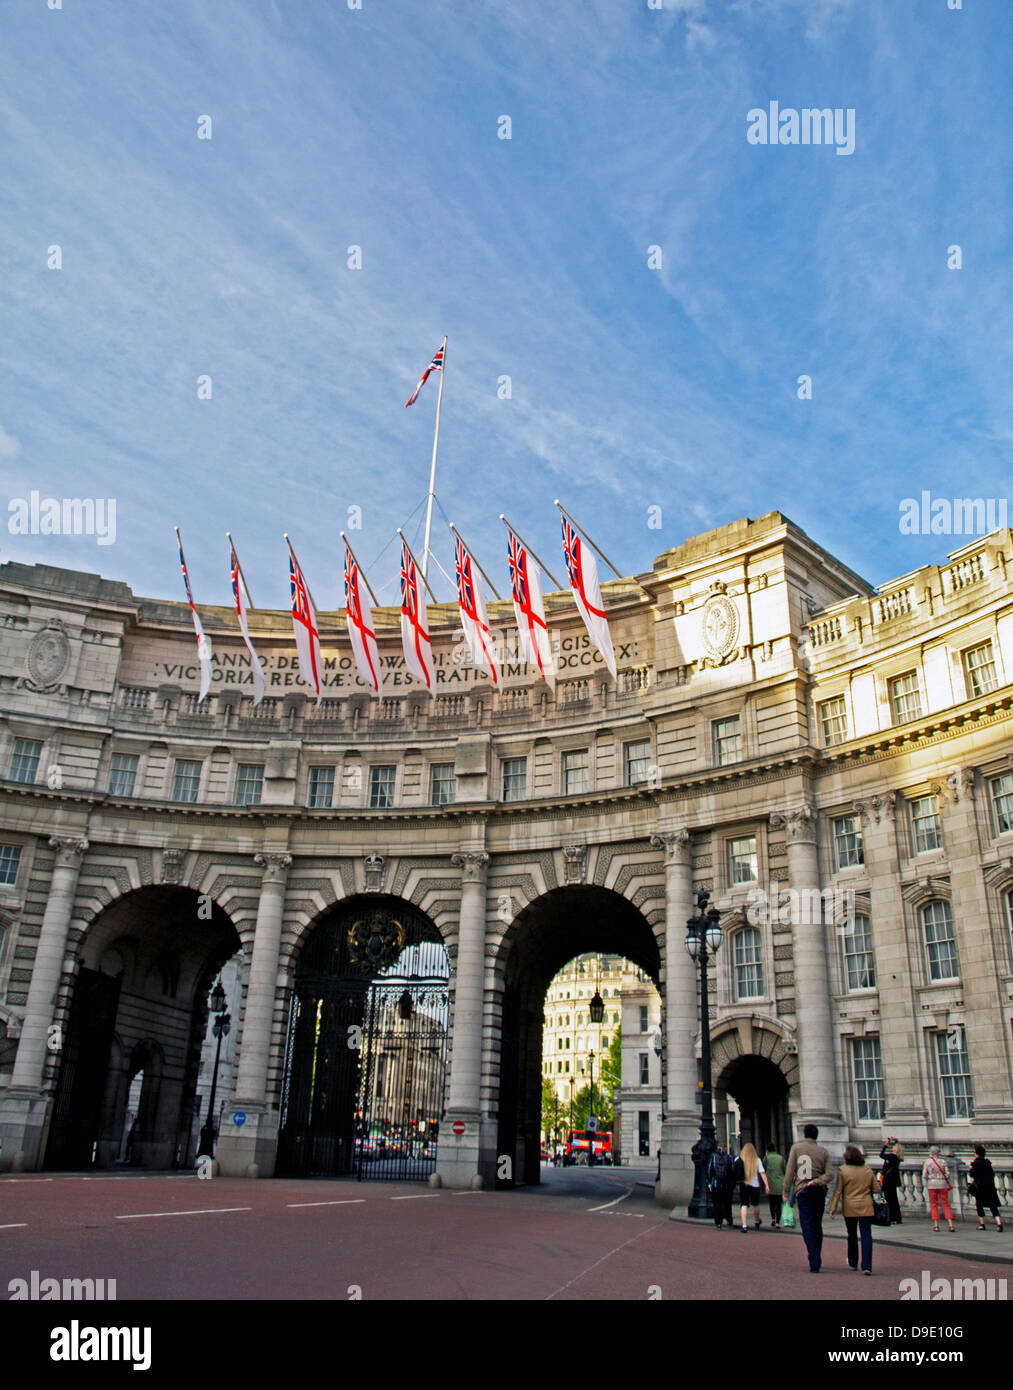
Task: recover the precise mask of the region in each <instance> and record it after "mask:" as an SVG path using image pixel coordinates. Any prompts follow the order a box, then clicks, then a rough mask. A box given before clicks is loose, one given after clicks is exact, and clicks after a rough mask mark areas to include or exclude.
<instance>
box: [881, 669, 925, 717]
mask: <svg viewBox="0 0 1013 1390" xmlns="http://www.w3.org/2000/svg"><path fill="white" fill-rule="evenodd" d="M889 687H890V709H891V710H892V711H893V722H894V723H895V724H906V723H907V722H908V720H910V719H920V718H921V713H922V696H921V691H920V690H919V688H918V672H917V671H905V672H904V674H903V675H902V676H894V678H893V680H892V681H890V683H889Z"/></svg>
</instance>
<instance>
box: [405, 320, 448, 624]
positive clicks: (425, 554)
mask: <svg viewBox="0 0 1013 1390" xmlns="http://www.w3.org/2000/svg"><path fill="white" fill-rule="evenodd" d="M441 351H442V352H443V364H442V366H441V367H440V394H439V395H438V396H437V397H436V428H435V429H434V431H433V462H432V466H431V467H430V469H429V500H428V502H427V503H426V538H425V543H424V545H423V547H422V578H423V579H425V577H426V575H427V573H428V566H429V537H430V534H431V533H432V529H433V501H434V499H435V497H436V450H437V449H438V447H439V443H440V406H441V405H442V404H443V378H444V377H445V376H446V375H447V339H446V335H444V338H443V347H442V349H441ZM413 558H414V557H413ZM416 563H417V562H416ZM426 588H427V589H428V588H429V585H428V584H427V585H426ZM429 592H430V593H432V592H433V591H432V589H429ZM433 602H434V603H436V602H437V600H436V599H435V598H434V599H433Z"/></svg>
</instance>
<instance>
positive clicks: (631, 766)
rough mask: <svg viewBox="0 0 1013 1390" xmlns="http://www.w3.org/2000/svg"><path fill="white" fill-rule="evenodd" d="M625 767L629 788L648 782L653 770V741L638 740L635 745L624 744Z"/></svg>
mask: <svg viewBox="0 0 1013 1390" xmlns="http://www.w3.org/2000/svg"><path fill="white" fill-rule="evenodd" d="M623 767H624V769H625V781H626V786H628V787H638V786H639V785H640V784H641V782H646V781H647V778H648V775H649V773H650V768H651V740H650V739H649V738H643V739H637V740H636V742H634V743H624V744H623Z"/></svg>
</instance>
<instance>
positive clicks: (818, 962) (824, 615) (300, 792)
mask: <svg viewBox="0 0 1013 1390" xmlns="http://www.w3.org/2000/svg"><path fill="white" fill-rule="evenodd" d="M899 556H900V542H899V543H898V557H899ZM1011 561H1013V535H1011V533H1010V532H1009V531H1008V530H1002V531H997V532H995V533H993V534H992V535H989V536H987V537H979V538H975V539H973V540H971V541H964V542H963V543H962V544H961V546H960V548H959V549H955V550H953V551H952V553H950V554H948V555H944V554H940V555H939V557H938V561H937V563H936V564H932V565H928V566H925V567H923V568H921V569H918V570H916V571H914V572H913V573H905V570H906V568H907V567H906V566H905V565H904V563H903V560H902V559H900V558H898V564H897V571H898V572H899V573H903V574H904V577H903V578H902V579H898V580H897V581H896V582H894V583H892V584H890V585H887V586H885V587H883V588H881V589H874V588H873V587H872V586H870V585H869V584H867V583H866V582H865V581H864V580H863V579H861V578H860V577H859V576H858V575H856V574H854V573H852V572H851V571H850V570H849V569H847V568H846V567H845V566H844V565H843V564H841V563H840V562H839V561H838V560H836V559H835V558H834V557H833V556H832V555H831V554H829V553H828V552H827V551H826V550H824V549H823V548H822V547H821V546H819V545H818V544H817V543H815V542H814V541H812V540H810V539H809V537H808V536H806V535H805V534H804V533H803V532H802V531H801V530H800V529H799V528H798V527H797V526H795V525H794V524H793V523H792V522H790V521H789V520H788V519H787V518H786V517H784V516H782V515H781V514H780V513H777V512H773V513H770V514H768V515H766V516H764V517H761V518H759V519H757V520H745V519H744V520H740V521H737V522H734V523H732V524H730V525H726V526H722V527H719V528H718V529H716V530H713V531H710V532H707V533H706V534H703V535H700V536H696V537H694V538H692V539H690V540H688V541H686V542H685V543H684V544H682V545H679V546H676V547H675V548H672V549H669V550H666V551H664V553H662V554H661V555H659V556H658V557H657V558H656V559H655V560H654V562H653V566H652V567H651V568H650V569H649V570H648V571H646V572H644V573H641V574H638V575H636V576H635V577H631V578H629V579H625V580H616V581H614V582H610V583H607V584H605V585H604V586H603V593H604V597H605V603H606V607H607V611H608V616H609V622H610V625H611V630H612V637H613V643H614V647H615V653H616V658H617V664H618V679H617V680H616V681H613V680H612V679H611V677H610V676H609V674H608V673H607V671H606V670H605V669H604V666H603V664H602V661H601V658H600V656H599V654H598V653H597V651H596V650H595V649H594V647H593V646H592V645H591V644H590V641H589V639H588V637H587V634H586V632H585V630H584V627H583V625H582V623H581V621H580V618H579V616H578V614H577V612H576V609H575V607H574V604H573V602H572V599H571V597H570V595H569V594H568V593H558V594H550V595H547V597H546V608H547V617H548V621H549V625H550V628H551V629H552V630H553V634H554V642H555V644H556V662H557V667H558V677H557V682H556V686H555V690H554V691H550V690H549V688H548V686H547V685H546V684H545V683H544V682H543V681H541V680H540V679H538V678H537V673H536V672H533V671H532V670H531V669H530V668H528V667H527V666H525V665H523V664H522V663H521V661H520V659H519V658H518V657H516V651H515V650H512V640H513V639H512V632H511V628H512V623H513V615H512V609H511V607H510V605H509V604H506V603H504V604H499V603H493V604H491V605H490V610H489V611H490V622H491V624H492V626H493V627H494V628H495V627H497V625H499V628H500V634H501V639H502V642H503V655H504V661H505V663H506V664H505V671H504V679H503V680H502V681H501V683H500V688H498V689H493V687H492V685H491V683H490V681H489V680H488V678H487V677H486V676H485V675H484V673H480V672H476V671H475V670H474V668H473V667H471V666H470V664H469V663H468V661H467V660H466V659H464V654H465V652H466V648H465V647H464V646H463V644H462V643H461V633H460V629H459V623H458V618H457V609H456V605H452V604H440V605H435V606H433V607H432V608H431V609H430V620H431V630H432V634H433V649H434V660H435V663H436V694H435V697H431V696H429V695H428V694H427V693H425V692H422V691H420V689H419V686H418V682H416V681H413V680H412V679H411V678H410V676H409V675H408V674H407V673H406V672H405V670H404V666H403V658H402V656H401V647H400V639H399V631H398V610H396V609H390V608H386V609H379V610H377V611H376V612H375V614H374V616H375V618H376V622H377V628H378V638H379V640H380V652H381V656H382V659H383V662H384V667H385V673H386V674H385V698H384V699H383V700H382V702H378V701H376V700H375V699H372V698H371V697H370V696H369V695H368V694H367V693H366V692H365V690H364V689H363V688H362V686H361V685H360V684H359V683H358V681H357V678H356V676H355V672H354V666H353V663H352V658H351V654H350V650H349V646H348V641H347V638H346V636H345V627H344V619H343V614H342V613H341V612H340V611H339V612H331V613H322V614H321V615H320V623H321V640H322V649H323V657H324V665H325V688H324V691H323V698H322V699H321V701H320V703H319V704H317V703H316V701H315V699H312V698H307V693H306V687H305V686H303V685H302V684H301V682H300V680H299V677H298V674H297V672H298V667H297V665H296V658H295V647H294V643H293V639H292V627H291V620H290V616H289V614H288V613H286V612H264V611H255V612H254V613H253V614H252V615H251V631H252V635H253V638H254V641H255V643H256V646H257V650H258V652H259V653H260V654H261V657H262V661H263V664H264V668H265V675H266V680H267V692H266V696H265V698H264V699H263V700H262V701H261V703H260V704H259V705H258V706H257V707H256V708H254V706H253V700H252V691H251V676H250V668H249V659H248V656H247V652H246V648H245V647H244V645H243V643H242V640H241V637H240V633H239V631H238V627H237V624H236V618H235V613H234V611H233V610H232V609H231V608H228V607H220V608H214V607H210V606H205V605H202V606H201V613H202V617H203V620H204V625H205V628H206V630H207V632H208V635H209V637H210V638H211V641H212V643H213V647H214V659H215V666H214V682H213V685H212V690H211V693H210V695H209V696H208V697H207V698H206V699H205V700H204V701H202V702H198V699H197V687H198V671H197V666H196V660H195V651H194V639H193V628H192V624H191V619H190V614H189V610H188V608H187V606H186V605H185V604H184V603H179V602H170V601H167V600H162V599H149V598H139V597H136V596H135V595H134V594H133V592H132V591H131V589H130V588H129V587H128V586H127V585H126V584H123V583H120V582H115V581H111V580H105V579H103V578H101V577H99V576H97V575H94V574H87V573H79V572H76V571H69V570H62V569H56V568H51V567H47V566H43V565H34V566H28V565H23V564H19V563H14V562H12V563H8V564H5V565H3V566H2V567H0V624H2V643H0V687H2V722H0V777H2V781H0V1141H2V1145H3V1147H2V1151H0V1168H3V1169H5V1170H9V1169H11V1168H14V1169H24V1170H37V1169H41V1168H46V1167H49V1168H60V1169H64V1170H66V1169H76V1168H82V1167H94V1166H98V1167H111V1166H113V1165H114V1164H115V1163H116V1162H117V1160H118V1156H119V1155H121V1152H122V1145H121V1136H122V1131H123V1125H124V1114H125V1109H126V1106H127V1098H128V1093H129V1092H130V1088H131V1086H132V1084H133V1083H134V1082H135V1080H136V1079H137V1078H138V1077H140V1076H143V1086H142V1087H141V1094H140V1099H139V1101H138V1111H137V1120H136V1123H135V1125H134V1130H133V1144H132V1161H133V1162H134V1163H138V1164H140V1165H141V1166H144V1167H150V1168H152V1169H159V1170H164V1169H166V1168H173V1167H177V1168H184V1167H186V1166H188V1165H192V1164H193V1162H194V1158H195V1150H194V1146H193V1142H192V1135H193V1132H194V1107H195V1099H194V1097H195V1084H196V1076H197V1070H198V1066H199V1062H200V1052H201V1043H202V1040H203V1038H204V1034H205V1030H206V1025H207V1017H208V1013H207V1011H208V1002H207V1001H208V994H209V991H210V990H211V987H212V985H213V984H214V982H215V980H216V978H217V977H218V973H219V972H220V971H221V970H222V968H223V966H224V965H225V964H226V962H230V961H234V962H238V966H237V976H236V978H237V979H238V982H239V986H238V987H239V998H238V1001H237V1005H236V1008H235V1009H234V1016H233V1019H232V1028H233V1029H234V1031H235V1037H234V1041H235V1043H236V1047H237V1052H236V1066H235V1068H234V1069H233V1071H232V1073H231V1080H230V1083H229V1095H228V1105H227V1107H226V1111H225V1115H226V1119H228V1117H229V1116H241V1117H242V1122H241V1123H236V1122H234V1121H233V1122H229V1123H226V1124H224V1125H223V1128H222V1132H221V1134H220V1136H219V1139H218V1146H217V1160H218V1162H219V1165H220V1169H221V1171H222V1172H224V1173H227V1174H233V1175H240V1176H242V1175H248V1176H260V1177H271V1176H275V1175H283V1174H292V1173H298V1174H303V1173H305V1174H319V1175H321V1176H326V1175H328V1174H341V1173H345V1172H349V1171H351V1170H352V1167H353V1166H354V1164H355V1162H356V1156H357V1154H358V1155H359V1156H361V1153H362V1149H363V1146H364V1145H365V1144H368V1143H370V1142H372V1140H371V1137H370V1136H371V1135H374V1134H376V1133H378V1132H380V1130H379V1129H378V1127H377V1126H378V1125H379V1124H380V1120H379V1119H378V1117H381V1118H382V1126H383V1127H385V1128H383V1132H384V1133H386V1134H390V1135H393V1134H394V1133H397V1134H398V1136H399V1142H400V1143H401V1144H402V1145H404V1146H406V1147H409V1148H411V1150H412V1152H413V1153H415V1154H416V1155H418V1156H419V1163H420V1167H419V1175H420V1176H424V1175H426V1174H428V1176H429V1180H430V1181H433V1182H442V1183H444V1184H446V1185H448V1186H455V1187H478V1186H492V1185H494V1184H495V1183H497V1182H504V1181H508V1182H521V1181H523V1182H533V1181H534V1182H537V1181H538V1172H539V1152H538V1150H539V1129H540V1086H541V1073H542V1057H541V1048H542V1019H543V1006H544V1000H545V994H546V990H547V988H548V986H549V984H550V982H551V980H552V978H553V976H554V974H555V973H556V971H557V970H559V969H560V968H561V967H562V966H563V965H564V964H565V963H566V962H567V961H569V960H571V959H572V958H573V957H574V956H576V955H578V954H580V953H582V952H592V951H593V952H610V953H616V954H618V955H620V956H624V957H626V958H628V959H629V960H631V961H632V962H633V963H634V964H635V965H636V966H637V967H639V969H640V970H641V971H643V972H644V974H645V975H646V976H648V977H649V978H650V979H651V980H652V981H653V982H654V983H655V985H656V986H657V988H658V991H659V993H660V996H661V1000H662V1043H661V1046H662V1126H661V1136H662V1137H661V1153H660V1167H659V1171H660V1178H659V1180H658V1184H657V1189H656V1190H657V1196H658V1199H659V1201H662V1202H665V1203H668V1204H674V1203H675V1202H682V1201H685V1200H686V1199H687V1198H688V1196H689V1194H690V1191H691V1188H692V1178H693V1172H692V1164H691V1161H690V1149H691V1147H692V1145H693V1143H694V1141H695V1139H696V1137H697V1132H698V1124H699V1115H700V1107H699V1105H698V1103H697V1101H698V1094H699V1087H698V1080H699V1059H700V1051H701V1037H700V1030H699V1021H698V1020H699V981H698V975H697V972H696V966H695V964H694V962H693V961H692V960H691V958H690V956H689V955H688V953H687V951H686V949H685V936H686V920H687V918H688V917H689V916H690V915H691V914H692V913H693V911H694V902H695V894H696V893H697V892H698V891H700V890H706V891H708V892H709V893H710V894H711V898H712V902H713V903H715V904H716V905H717V906H718V907H719V909H720V910H721V923H722V927H723V932H724V940H723V944H722V948H721V950H720V951H719V953H718V955H717V957H716V959H715V961H714V969H713V972H712V976H711V980H710V988H711V996H710V1020H711V1045H712V1053H713V1075H714V1087H715V1093H716V1095H717V1096H718V1097H719V1098H720V1096H721V1095H722V1094H725V1095H730V1096H732V1097H734V1099H735V1101H736V1104H737V1106H738V1109H739V1112H740V1114H741V1115H742V1116H743V1117H746V1118H747V1121H748V1123H749V1124H750V1125H751V1126H752V1127H753V1133H754V1134H755V1136H756V1138H757V1139H758V1140H760V1139H766V1138H771V1137H773V1138H776V1139H777V1140H778V1141H779V1142H782V1143H785V1142H787V1141H788V1140H789V1139H790V1137H791V1135H792V1133H793V1132H794V1129H795V1127H796V1126H797V1125H798V1124H800V1123H802V1122H804V1121H808V1120H811V1121H814V1122H815V1123H817V1124H818V1125H819V1126H820V1131H821V1138H822V1139H824V1140H825V1141H826V1142H828V1144H829V1145H830V1147H831V1148H832V1149H836V1150H837V1151H838V1152H839V1150H840V1146H841V1145H842V1144H843V1143H844V1142H846V1141H848V1140H852V1141H854V1142H857V1143H859V1144H862V1145H863V1146H864V1147H866V1149H872V1150H874V1151H878V1148H879V1146H880V1144H881V1143H882V1141H883V1136H885V1135H886V1134H897V1135H899V1136H901V1137H902V1139H903V1141H904V1143H905V1145H906V1146H907V1147H908V1150H909V1153H911V1154H916V1153H919V1152H924V1150H925V1148H926V1146H927V1145H928V1144H931V1143H940V1144H942V1145H944V1147H945V1148H946V1150H947V1151H949V1150H951V1149H954V1148H959V1149H960V1150H961V1151H964V1150H966V1148H967V1146H968V1145H969V1144H970V1143H972V1142H977V1141H983V1142H985V1143H986V1144H987V1145H988V1146H989V1148H990V1152H991V1153H992V1156H993V1158H996V1159H997V1160H998V1161H999V1162H1000V1163H1001V1164H1002V1163H1006V1164H1008V1163H1009V1161H1010V1158H1011V1156H1013V1097H1011V1048H1013V756H1011V755H1013V740H1011V738H1010V731H1011V728H1013V725H1011V723H1010V717H1011V706H1013V582H1011V581H1013V576H1010V575H1009V574H1008V568H1009V565H1010V563H1011ZM224 587H225V586H224V576H223V589H224ZM512 656H513V657H514V658H515V659H514V660H511V657H512ZM504 1159H507V1160H508V1162H506V1163H504V1161H503V1160H504Z"/></svg>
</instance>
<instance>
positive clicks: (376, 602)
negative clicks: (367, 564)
mask: <svg viewBox="0 0 1013 1390" xmlns="http://www.w3.org/2000/svg"><path fill="white" fill-rule="evenodd" d="M338 535H339V536H340V537H341V539H342V540H343V541H344V542H345V545H346V546H348V553H349V555H351V557H352V559H353V560H354V561H355V568H356V569H357V570H358V571H359V573H360V574H361V575H362V582H363V584H365V586H366V588H367V589H368V590H369V597H370V598H371V599H372V600H373V606H374V608H379V607H380V600H379V599H378V598H377V596H376V594H374V593H373V586H372V585H371V584H370V582H369V580H368V579H367V578H366V572H365V570H364V569H363V568H362V566H361V565H360V564H359V561H358V558H357V557H356V554H355V551H354V550H353V549H352V547H351V546H350V545H348V537H347V536H346V535H345V533H344V531H339V532H338Z"/></svg>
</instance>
